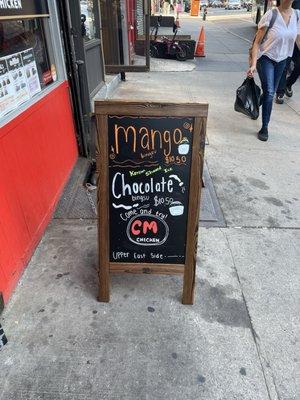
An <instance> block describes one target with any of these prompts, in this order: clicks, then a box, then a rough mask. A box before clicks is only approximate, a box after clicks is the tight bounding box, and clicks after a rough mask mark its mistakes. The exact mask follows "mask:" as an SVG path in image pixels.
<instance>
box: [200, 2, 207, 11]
mask: <svg viewBox="0 0 300 400" xmlns="http://www.w3.org/2000/svg"><path fill="white" fill-rule="evenodd" d="M204 6H206V7H208V0H200V10H202V8H203V7H204Z"/></svg>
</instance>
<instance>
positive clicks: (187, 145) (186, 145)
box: [178, 137, 190, 154]
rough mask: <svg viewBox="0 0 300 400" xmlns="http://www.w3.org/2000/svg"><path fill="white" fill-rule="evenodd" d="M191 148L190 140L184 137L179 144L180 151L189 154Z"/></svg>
mask: <svg viewBox="0 0 300 400" xmlns="http://www.w3.org/2000/svg"><path fill="white" fill-rule="evenodd" d="M189 150H190V143H189V140H188V139H187V138H186V137H184V138H183V139H182V141H181V142H180V144H179V146H178V153H179V154H188V152H189Z"/></svg>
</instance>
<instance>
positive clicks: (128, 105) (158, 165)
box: [95, 100, 208, 304]
mask: <svg viewBox="0 0 300 400" xmlns="http://www.w3.org/2000/svg"><path fill="white" fill-rule="evenodd" d="M207 112H208V105H207V104H198V103H155V102H154V103H153V102H151V103H145V102H128V101H126V102H125V101H113V100H109V101H96V103H95V114H96V119H97V172H98V196H97V197H98V240H99V295H98V299H99V301H105V302H107V301H109V295H110V282H109V281H110V274H112V273H145V274H182V275H183V295H182V302H183V304H193V299H194V285H195V268H196V249H197V237H198V220H199V207H200V195H201V186H202V185H201V182H202V180H201V178H202V171H203V157H204V146H205V131H206V120H207Z"/></svg>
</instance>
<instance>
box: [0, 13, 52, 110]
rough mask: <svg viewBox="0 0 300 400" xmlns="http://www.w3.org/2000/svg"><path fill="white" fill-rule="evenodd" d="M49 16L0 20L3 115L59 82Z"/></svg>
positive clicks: (0, 69)
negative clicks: (57, 80) (47, 17)
mask: <svg viewBox="0 0 300 400" xmlns="http://www.w3.org/2000/svg"><path fill="white" fill-rule="evenodd" d="M56 79H57V73H56V66H55V61H54V54H53V48H52V43H51V38H50V31H49V25H48V19H46V18H35V19H26V20H7V21H1V22H0V118H1V117H2V116H3V115H6V114H8V113H9V112H11V111H13V110H14V109H16V108H17V107H18V106H19V105H20V104H22V103H24V102H25V101H28V100H30V99H31V98H32V97H34V96H35V95H37V94H38V93H39V92H41V91H42V90H43V89H44V88H46V87H47V86H48V85H50V84H51V83H53V82H54V81H56Z"/></svg>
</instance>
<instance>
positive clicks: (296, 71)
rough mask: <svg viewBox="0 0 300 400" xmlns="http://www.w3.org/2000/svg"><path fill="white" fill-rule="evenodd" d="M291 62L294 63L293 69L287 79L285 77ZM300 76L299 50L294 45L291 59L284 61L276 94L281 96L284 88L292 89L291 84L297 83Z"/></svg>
mask: <svg viewBox="0 0 300 400" xmlns="http://www.w3.org/2000/svg"><path fill="white" fill-rule="evenodd" d="M291 61H293V63H294V68H293V70H292V72H291V74H290V76H289V77H287V73H288V70H289V67H290V64H291ZM299 76H300V50H299V49H298V46H297V45H296V44H295V47H294V52H293V56H292V58H290V57H289V58H288V59H287V60H286V67H285V69H284V73H283V74H282V77H281V79H280V82H279V85H278V89H277V94H279V95H281V96H283V95H284V91H285V88H286V87H289V88H290V87H292V86H293V84H294V83H295V82H296V81H297V79H298V78H299Z"/></svg>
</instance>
